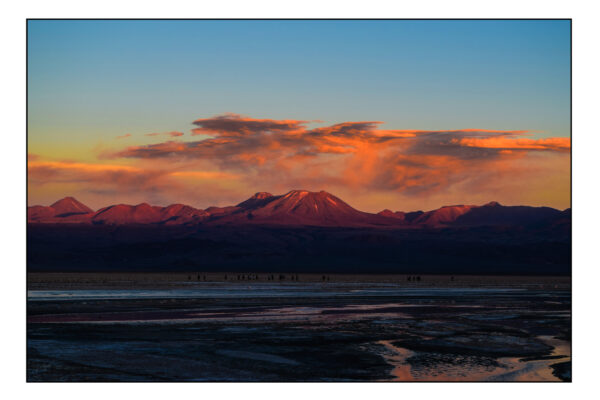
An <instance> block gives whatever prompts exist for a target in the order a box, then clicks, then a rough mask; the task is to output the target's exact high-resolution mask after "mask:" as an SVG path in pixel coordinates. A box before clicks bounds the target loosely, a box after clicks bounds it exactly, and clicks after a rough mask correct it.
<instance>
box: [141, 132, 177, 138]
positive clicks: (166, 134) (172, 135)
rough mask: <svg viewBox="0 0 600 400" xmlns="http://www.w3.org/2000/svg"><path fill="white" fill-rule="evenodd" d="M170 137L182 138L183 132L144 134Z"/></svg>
mask: <svg viewBox="0 0 600 400" xmlns="http://www.w3.org/2000/svg"><path fill="white" fill-rule="evenodd" d="M162 135H165V136H171V137H178V136H183V132H178V131H172V132H162V133H159V132H154V133H146V135H145V136H162Z"/></svg>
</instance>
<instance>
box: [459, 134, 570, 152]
mask: <svg viewBox="0 0 600 400" xmlns="http://www.w3.org/2000/svg"><path fill="white" fill-rule="evenodd" d="M453 140H454V141H455V142H456V143H458V144H460V145H461V146H468V147H480V148H490V149H504V150H554V151H569V150H570V149H571V139H570V138H564V137H562V138H561V137H559V138H547V139H524V138H508V137H490V138H462V139H453ZM505 154H506V153H505Z"/></svg>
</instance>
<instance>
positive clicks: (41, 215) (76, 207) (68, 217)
mask: <svg viewBox="0 0 600 400" xmlns="http://www.w3.org/2000/svg"><path fill="white" fill-rule="evenodd" d="M93 213H94V211H93V210H92V209H91V208H89V207H88V206H86V205H85V204H83V203H81V202H79V201H77V200H76V199H75V198H73V197H65V198H63V199H60V200H58V201H57V202H55V203H53V204H52V205H50V206H32V207H28V208H27V221H29V222H48V223H50V222H53V223H61V222H63V223H81V222H89V219H90V218H91V216H92V215H93Z"/></svg>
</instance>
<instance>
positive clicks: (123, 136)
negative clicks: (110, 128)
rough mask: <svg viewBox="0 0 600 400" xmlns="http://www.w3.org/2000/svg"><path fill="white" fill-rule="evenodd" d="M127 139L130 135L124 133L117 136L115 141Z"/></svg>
mask: <svg viewBox="0 0 600 400" xmlns="http://www.w3.org/2000/svg"><path fill="white" fill-rule="evenodd" d="M128 137H131V133H126V134H124V135H121V136H117V137H116V138H115V139H125V138H128Z"/></svg>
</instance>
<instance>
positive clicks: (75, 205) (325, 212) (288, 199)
mask: <svg viewBox="0 0 600 400" xmlns="http://www.w3.org/2000/svg"><path fill="white" fill-rule="evenodd" d="M570 215H571V214H570V208H569V209H566V210H563V211H560V210H557V209H554V208H550V207H532V206H503V205H501V204H499V203H498V202H495V201H492V202H489V203H486V204H484V205H481V206H477V205H451V206H442V207H440V208H438V209H435V210H430V211H425V212H423V211H413V212H404V211H391V210H389V209H385V210H383V211H381V212H379V213H376V214H375V213H368V212H364V211H359V210H357V209H355V208H353V207H352V206H350V205H349V204H348V203H346V202H344V201H343V200H342V199H340V198H338V197H336V196H334V195H333V194H331V193H328V192H326V191H319V192H311V191H308V190H291V191H289V192H287V193H285V194H282V195H273V194H271V193H268V192H257V193H255V194H254V195H252V196H251V197H250V198H248V199H246V200H244V201H242V202H240V203H238V204H237V205H235V206H226V207H214V206H213V207H208V208H206V209H204V210H203V209H199V208H195V207H192V206H189V205H185V204H171V205H168V206H166V207H161V206H151V205H149V204H148V203H140V204H137V205H128V204H115V205H110V206H107V207H103V208H101V209H99V210H97V211H95V212H94V211H93V210H92V209H91V208H89V207H87V206H86V205H85V204H83V203H81V202H79V201H78V200H76V199H75V198H74V197H65V198H63V199H60V200H58V201H56V202H55V203H53V204H52V205H50V206H39V205H36V206H31V207H28V208H27V222H28V223H34V224H35V223H53V224H61V223H84V224H94V225H148V224H154V225H179V224H181V225H202V224H206V225H209V226H212V225H275V226H322V227H381V228H443V227H447V226H465V227H467V226H497V225H523V224H536V223H542V222H544V221H548V223H554V222H555V221H558V220H560V221H562V222H561V223H562V224H563V225H564V221H565V220H570Z"/></svg>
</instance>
